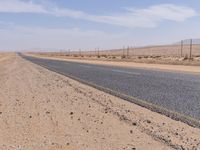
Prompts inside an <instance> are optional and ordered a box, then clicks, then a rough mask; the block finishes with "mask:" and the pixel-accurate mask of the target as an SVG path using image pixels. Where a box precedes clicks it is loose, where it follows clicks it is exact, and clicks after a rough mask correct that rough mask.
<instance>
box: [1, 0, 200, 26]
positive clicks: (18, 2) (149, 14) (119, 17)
mask: <svg viewBox="0 0 200 150" xmlns="http://www.w3.org/2000/svg"><path fill="white" fill-rule="evenodd" d="M0 12H7V13H41V14H46V15H53V16H57V17H70V18H74V19H81V20H87V21H92V22H99V23H105V24H110V25H116V26H122V27H128V28H136V27H143V28H149V27H150V28H151V27H156V26H158V24H159V23H160V22H162V21H165V20H168V21H174V22H181V21H185V20H187V19H189V18H191V17H194V16H197V15H198V14H197V12H196V11H195V10H194V9H193V8H190V7H187V6H179V5H174V4H160V5H154V6H150V7H148V8H145V9H143V8H142V9H135V8H126V9H125V10H124V12H118V13H114V14H108V15H94V14H89V13H87V12H83V11H80V10H73V9H68V8H60V7H58V6H53V5H44V4H38V3H37V4H36V3H34V2H32V1H22V0H1V1H0Z"/></svg>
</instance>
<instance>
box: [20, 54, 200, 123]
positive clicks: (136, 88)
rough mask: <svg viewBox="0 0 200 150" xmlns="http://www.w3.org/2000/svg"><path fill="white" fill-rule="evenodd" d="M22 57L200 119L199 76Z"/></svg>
mask: <svg viewBox="0 0 200 150" xmlns="http://www.w3.org/2000/svg"><path fill="white" fill-rule="evenodd" d="M23 57H24V58H26V59H27V60H29V61H31V62H33V63H36V64H39V65H42V66H45V67H46V68H49V69H50V70H52V69H53V70H56V71H58V72H61V73H62V74H65V75H69V76H73V77H76V78H78V79H81V80H84V81H87V82H90V83H92V84H95V85H98V86H102V87H105V88H109V89H111V90H113V91H117V92H120V93H122V94H125V95H129V96H133V97H135V98H138V99H142V100H144V101H147V102H149V103H152V104H156V105H158V106H162V107H164V108H167V109H169V110H172V111H175V112H179V113H181V114H184V115H187V116H190V117H193V118H195V119H197V120H200V75H191V74H186V73H170V72H162V71H154V70H146V69H137V68H123V67H112V66H101V65H93V64H84V63H76V62H69V61H58V60H47V59H41V58H33V57H28V56H26V57H25V56H23Z"/></svg>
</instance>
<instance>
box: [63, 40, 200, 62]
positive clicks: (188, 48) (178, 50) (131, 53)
mask: <svg viewBox="0 0 200 150" xmlns="http://www.w3.org/2000/svg"><path fill="white" fill-rule="evenodd" d="M61 54H63V52H61ZM64 54H65V55H66V56H76V57H80V56H81V57H84V56H88V57H94V56H95V57H122V58H132V57H140V56H152V57H159V56H163V57H187V58H190V59H192V58H193V57H200V39H188V40H182V41H180V42H177V43H174V44H171V45H152V46H144V47H133V46H126V47H125V46H124V47H123V48H121V49H112V50H100V49H99V48H96V49H95V50H81V49H79V50H78V51H77V50H76V51H72V50H68V51H65V52H64Z"/></svg>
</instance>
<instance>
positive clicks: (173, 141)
mask: <svg viewBox="0 0 200 150" xmlns="http://www.w3.org/2000/svg"><path fill="white" fill-rule="evenodd" d="M134 148H136V149H139V150H140V149H145V150H148V149H149V150H150V149H155V150H156V149H158V150H160V149H163V150H165V149H166V150H167V149H181V148H185V149H186V148H188V149H192V148H193V149H195V148H196V149H200V129H195V128H192V127H190V126H188V125H186V124H183V123H181V122H177V121H174V120H171V119H169V118H167V117H165V116H162V115H159V114H157V113H154V112H151V111H149V110H147V109H144V108H142V107H139V106H137V105H134V104H131V103H128V102H126V101H123V100H121V99H119V98H116V97H114V96H111V95H109V94H105V93H103V92H101V91H98V90H96V89H94V88H91V87H88V86H86V85H83V84H80V83H78V82H76V81H74V80H71V79H69V78H66V77H64V76H61V75H58V74H56V73H53V72H51V71H48V70H46V69H44V68H41V67H39V66H36V65H34V64H31V63H30V62H27V61H24V60H22V59H21V58H20V57H18V56H16V55H15V54H10V55H9V56H7V57H6V58H5V59H0V149H2V150H4V149H11V150H12V149H13V150H16V149H22V150H34V149H38V150H40V149H42V150H44V149H47V150H50V149H83V150H85V149H91V150H93V149H99V150H101V149H105V150H107V149H113V150H116V149H120V150H121V149H127V150H129V149H130V150H131V149H134Z"/></svg>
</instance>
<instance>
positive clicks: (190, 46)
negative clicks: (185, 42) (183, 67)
mask: <svg viewBox="0 0 200 150" xmlns="http://www.w3.org/2000/svg"><path fill="white" fill-rule="evenodd" d="M190 59H192V39H191V40H190Z"/></svg>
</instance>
